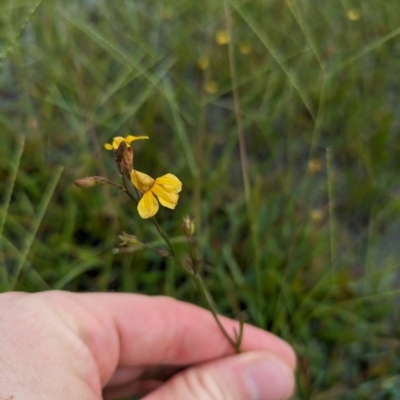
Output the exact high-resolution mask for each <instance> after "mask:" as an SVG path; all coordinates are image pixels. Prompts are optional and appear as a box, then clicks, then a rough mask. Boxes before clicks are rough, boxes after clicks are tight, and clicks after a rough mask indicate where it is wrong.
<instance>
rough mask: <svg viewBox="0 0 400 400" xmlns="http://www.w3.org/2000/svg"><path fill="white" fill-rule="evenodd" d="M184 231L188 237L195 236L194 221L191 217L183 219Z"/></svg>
mask: <svg viewBox="0 0 400 400" xmlns="http://www.w3.org/2000/svg"><path fill="white" fill-rule="evenodd" d="M182 231H183V233H184V234H185V235H186V236H192V235H193V234H194V231H195V225H194V219H192V218H190V217H189V215H186V216H184V217H183V222H182Z"/></svg>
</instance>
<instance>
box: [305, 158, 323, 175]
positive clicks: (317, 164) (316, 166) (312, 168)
mask: <svg viewBox="0 0 400 400" xmlns="http://www.w3.org/2000/svg"><path fill="white" fill-rule="evenodd" d="M322 168H323V164H322V161H321V160H318V159H317V158H313V159H311V160H310V161H309V162H308V165H307V169H308V172H309V173H311V174H316V173H317V172H320V171H322Z"/></svg>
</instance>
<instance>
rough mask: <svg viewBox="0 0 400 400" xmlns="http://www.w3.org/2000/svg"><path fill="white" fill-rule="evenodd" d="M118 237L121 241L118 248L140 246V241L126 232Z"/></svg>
mask: <svg viewBox="0 0 400 400" xmlns="http://www.w3.org/2000/svg"><path fill="white" fill-rule="evenodd" d="M118 237H119V239H120V240H121V243H120V246H135V245H138V244H141V242H140V240H139V239H138V238H137V237H136V236H135V235H129V234H128V233H126V232H122V234H121V235H118Z"/></svg>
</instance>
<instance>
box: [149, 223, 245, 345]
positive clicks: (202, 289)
mask: <svg viewBox="0 0 400 400" xmlns="http://www.w3.org/2000/svg"><path fill="white" fill-rule="evenodd" d="M151 220H152V221H153V224H154V226H155V227H156V229H157V231H158V233H159V234H160V236H161V237H162V238H163V239H164V240H165V243H166V244H167V245H168V247H169V249H170V251H171V255H172V257H173V258H174V260H175V262H176V263H177V264H178V265H179V266H180V267H181V268H182V270H183V271H184V272H185V273H186V274H188V275H189V276H190V278H191V279H192V281H193V282H194V284H195V286H196V288H197V290H198V291H199V292H200V293H201V294H202V296H203V298H204V300H205V302H206V304H207V307H208V309H209V310H210V311H211V313H212V315H213V317H214V319H215V322H216V323H217V325H218V327H219V329H220V330H221V332H222V334H223V335H224V336H225V338H226V340H227V341H228V342H229V343H230V344H231V346H232V347H233V348H234V349H235V352H236V353H240V344H241V343H240V342H237V341H236V342H235V341H234V340H233V339H232V338H231V337H230V335H229V333H228V332H227V331H226V329H225V328H224V326H223V325H222V323H221V321H220V319H219V317H218V313H217V310H216V309H215V307H214V304H213V301H212V300H211V299H210V295H209V293H208V292H207V289H206V288H205V286H204V282H203V280H202V279H201V277H200V275H199V274H198V272H194V271H191V270H189V269H187V268H185V267H184V265H183V264H182V262H181V260H180V259H179V258H178V256H177V254H176V251H175V249H174V246H173V245H172V243H171V240H170V239H169V237H168V235H167V234H166V233H165V232H164V231H163V230H162V228H161V226H160V224H159V223H158V221H157V219H156V218H155V217H153V218H151ZM193 254H194V253H193ZM192 259H193V255H192ZM192 261H193V260H192ZM193 262H194V261H193Z"/></svg>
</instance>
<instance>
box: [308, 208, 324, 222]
mask: <svg viewBox="0 0 400 400" xmlns="http://www.w3.org/2000/svg"><path fill="white" fill-rule="evenodd" d="M310 218H311V221H312V222H314V223H316V224H320V223H321V222H322V221H323V220H324V218H325V212H324V210H322V209H320V208H314V209H313V210H311V211H310Z"/></svg>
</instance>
